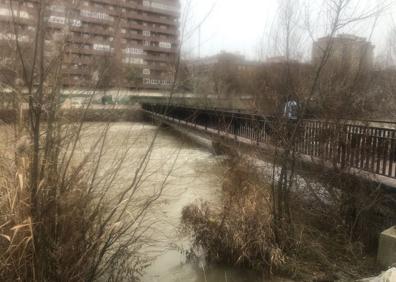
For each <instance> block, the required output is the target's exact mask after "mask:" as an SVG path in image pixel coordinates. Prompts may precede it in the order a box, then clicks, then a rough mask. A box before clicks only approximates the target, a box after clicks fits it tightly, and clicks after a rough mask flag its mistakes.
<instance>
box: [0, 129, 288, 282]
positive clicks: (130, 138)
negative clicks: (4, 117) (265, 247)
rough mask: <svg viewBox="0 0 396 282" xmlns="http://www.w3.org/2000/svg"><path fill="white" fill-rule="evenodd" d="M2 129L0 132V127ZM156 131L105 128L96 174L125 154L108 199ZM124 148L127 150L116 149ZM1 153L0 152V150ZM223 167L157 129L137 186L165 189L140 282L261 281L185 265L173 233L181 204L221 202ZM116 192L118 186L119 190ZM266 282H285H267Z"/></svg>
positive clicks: (84, 146) (182, 239)
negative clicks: (103, 147)
mask: <svg viewBox="0 0 396 282" xmlns="http://www.w3.org/2000/svg"><path fill="white" fill-rule="evenodd" d="M104 126H105V124H103V123H88V124H87V125H86V128H85V129H84V136H83V139H82V142H81V143H80V146H79V150H81V152H82V153H84V152H88V151H89V149H90V148H91V145H92V144H93V143H94V142H95V140H96V139H97V136H98V135H99V133H100V132H101V129H103V127H104ZM1 127H2V126H0V129H1ZM3 129H4V128H3ZM156 131H157V127H155V126H153V125H149V124H144V123H127V122H125V123H124V122H120V123H113V124H111V127H110V131H109V135H108V140H109V141H108V142H107V143H106V154H105V156H104V161H103V163H104V164H105V166H104V167H103V168H102V170H101V172H100V173H99V176H105V175H106V170H107V169H110V168H111V166H112V165H113V164H114V163H113V162H112V161H113V160H114V159H117V158H120V157H121V156H124V155H125V154H127V157H126V158H125V163H124V165H123V167H122V168H121V170H120V174H119V176H118V177H117V180H116V181H115V183H114V184H113V185H114V191H112V193H114V195H116V194H117V189H118V187H122V186H123V185H125V183H129V182H130V181H131V178H132V177H133V174H134V171H135V170H136V168H137V167H138V165H139V160H141V159H142V157H143V156H144V154H145V153H146V152H147V149H148V147H149V144H150V142H151V140H152V139H153V136H154V135H155V133H156ZM0 132H2V135H3V136H1V138H0V139H1V141H2V142H0V143H1V145H0V146H4V144H5V142H6V141H7V142H10V140H12V138H10V137H6V136H5V133H4V132H6V131H5V130H1V131H0ZM126 147H130V148H132V149H131V150H129V151H126V150H124V149H122V148H126ZM0 149H1V148H0ZM224 170H225V168H224V167H223V165H222V162H221V157H216V156H214V155H213V154H212V153H211V152H210V151H209V150H207V149H205V148H203V147H200V146H197V145H196V144H195V143H193V142H191V141H190V140H189V141H187V140H185V139H183V138H180V136H175V135H174V134H172V132H171V131H168V130H160V131H159V134H158V136H157V138H156V141H155V143H154V147H153V150H152V153H151V154H150V160H149V162H148V165H147V169H146V172H145V177H144V181H143V182H142V184H141V185H142V189H141V190H142V191H143V192H142V193H143V194H144V193H150V192H145V191H152V190H155V189H157V188H158V187H159V186H160V185H162V184H163V180H164V178H166V179H167V180H166V183H165V189H164V192H163V194H162V196H161V199H160V201H159V204H157V205H156V206H155V207H153V211H152V212H151V214H150V218H151V220H153V221H152V222H153V225H152V229H151V230H150V231H149V232H150V236H151V239H153V240H152V241H151V242H150V246H146V247H144V248H143V250H142V253H144V254H145V255H149V256H150V257H152V261H151V265H150V266H149V267H148V268H147V269H145V272H144V274H143V278H142V281H143V282H157V281H158V282H222V281H225V282H255V281H263V280H262V279H261V277H260V276H259V275H258V274H256V273H254V272H250V271H245V270H241V269H234V268H231V267H220V266H208V265H205V262H204V259H203V257H202V258H201V259H200V261H198V262H194V263H192V262H188V261H186V258H185V255H184V254H183V252H182V250H188V249H189V248H190V246H191V242H190V238H189V237H188V236H187V235H182V234H181V233H180V232H179V227H180V217H181V211H182V209H183V207H184V206H186V205H188V204H191V203H198V202H200V201H209V202H211V204H212V205H220V204H221V185H222V179H223V174H224ZM120 189H121V188H120ZM271 281H286V280H283V279H278V278H277V279H273V280H271Z"/></svg>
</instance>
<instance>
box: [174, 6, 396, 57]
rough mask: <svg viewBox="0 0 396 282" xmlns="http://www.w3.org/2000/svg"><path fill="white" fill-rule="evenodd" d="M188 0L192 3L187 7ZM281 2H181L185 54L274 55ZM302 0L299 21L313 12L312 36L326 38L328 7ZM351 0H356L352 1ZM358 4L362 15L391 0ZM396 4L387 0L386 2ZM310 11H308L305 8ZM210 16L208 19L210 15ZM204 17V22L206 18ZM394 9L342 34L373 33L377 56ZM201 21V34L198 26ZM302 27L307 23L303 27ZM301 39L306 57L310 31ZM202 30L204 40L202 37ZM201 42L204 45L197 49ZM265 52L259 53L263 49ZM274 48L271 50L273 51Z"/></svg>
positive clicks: (357, 8) (393, 22) (362, 34)
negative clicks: (324, 13)
mask: <svg viewBox="0 0 396 282" xmlns="http://www.w3.org/2000/svg"><path fill="white" fill-rule="evenodd" d="M189 1H191V4H190V5H191V6H190V8H189V9H186V6H187V4H186V3H188V2H189ZM279 1H281V0H181V3H182V7H183V11H186V10H187V12H186V14H187V21H186V29H185V30H186V31H185V34H186V39H185V40H184V43H183V46H184V48H183V50H184V53H185V54H187V55H188V56H198V54H199V53H200V54H201V56H202V57H203V56H208V55H213V54H216V53H218V52H220V51H222V50H225V51H231V52H239V53H241V54H243V55H245V56H247V57H249V58H258V57H261V58H265V57H267V56H271V55H275V54H273V52H274V51H273V49H274V48H271V46H272V45H271V44H273V42H274V41H276V39H275V38H276V36H277V33H278V31H277V30H278V28H277V26H278V20H277V19H279ZM294 1H301V2H300V3H301V5H300V6H299V10H300V12H299V13H300V15H299V16H298V17H299V18H300V20H301V22H300V24H301V25H304V23H303V22H304V19H306V18H307V14H309V15H310V16H309V17H310V18H311V22H312V23H313V24H312V26H313V27H312V29H314V33H313V34H312V36H313V37H314V38H315V37H320V36H324V35H325V34H324V33H325V30H324V29H321V28H319V26H321V25H323V26H324V23H323V22H320V21H321V20H322V18H323V14H321V13H320V12H319V10H321V11H322V12H323V11H324V8H323V4H322V6H320V7H319V6H317V7H314V5H318V4H319V3H320V2H321V1H324V0H294ZM352 1H353V0H352ZM355 1H356V6H355V5H352V6H351V11H352V10H353V12H354V13H355V14H359V12H358V13H356V10H358V11H360V12H361V13H364V12H365V11H368V10H369V9H372V7H374V5H378V4H380V5H382V4H384V3H385V2H387V1H388V0H355ZM391 2H396V0H389V2H388V3H391ZM308 10H310V12H307V11H308ZM206 17H207V18H206ZM204 19H206V20H204ZM395 20H396V7H395V5H394V6H393V7H392V8H388V9H386V11H385V12H384V13H383V14H382V16H381V17H380V19H379V20H378V21H377V24H376V28H375V29H374V32H373V33H371V30H372V28H371V27H372V26H373V22H374V21H375V18H374V17H372V18H370V19H369V20H368V21H365V22H364V23H359V24H355V25H352V26H349V27H348V29H346V30H344V32H350V33H354V34H357V35H360V36H363V37H366V38H368V37H370V35H371V34H372V41H373V44H375V45H376V49H375V51H376V55H379V54H380V53H381V52H382V50H383V49H384V47H385V42H386V37H387V34H388V32H389V30H390V29H391V27H392V26H395ZM202 21H204V23H203V24H202V25H201V28H200V32H199V29H198V28H197V26H199V24H200V23H201V22H202ZM302 28H304V27H302ZM302 30H303V29H301V28H300V31H299V32H300V33H305V35H304V36H303V38H302V39H301V38H300V39H299V40H298V41H299V44H300V46H299V48H300V49H302V52H305V54H303V55H302V57H304V56H305V57H307V56H309V55H308V54H309V53H310V46H311V45H312V39H311V36H309V34H308V32H302ZM199 34H201V36H200V38H201V39H200V40H199ZM199 42H201V45H200V46H201V47H200V48H199V47H198V46H199ZM259 50H261V53H260V52H259ZM269 50H271V51H269Z"/></svg>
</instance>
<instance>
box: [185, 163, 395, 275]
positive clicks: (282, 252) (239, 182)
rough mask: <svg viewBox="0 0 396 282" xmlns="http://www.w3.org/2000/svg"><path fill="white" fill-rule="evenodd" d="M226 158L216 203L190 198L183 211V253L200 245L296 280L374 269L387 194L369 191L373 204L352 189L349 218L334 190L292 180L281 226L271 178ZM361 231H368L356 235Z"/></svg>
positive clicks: (216, 256)
mask: <svg viewBox="0 0 396 282" xmlns="http://www.w3.org/2000/svg"><path fill="white" fill-rule="evenodd" d="M227 162H228V166H229V167H230V169H229V170H228V172H227V173H226V176H225V180H224V183H223V193H224V195H223V201H222V205H221V206H219V207H213V206H209V205H208V204H207V203H202V204H198V205H197V204H193V205H189V206H186V207H185V208H184V210H183V215H182V226H183V230H184V232H187V233H188V234H190V235H191V236H192V238H193V242H194V244H193V247H192V249H191V254H198V253H199V252H200V250H203V251H204V254H205V256H206V258H207V261H208V262H209V263H214V264H226V265H233V266H237V267H241V268H248V269H253V270H255V271H257V272H259V273H261V274H262V275H263V276H264V277H269V276H271V275H273V274H276V275H282V276H285V277H289V278H292V279H295V280H297V281H334V280H344V281H350V280H353V279H356V278H362V277H368V276H370V275H372V274H375V273H377V271H378V268H377V267H376V262H375V260H376V257H375V251H374V249H375V248H373V245H376V240H377V234H378V231H379V230H381V225H382V227H383V224H384V218H387V219H392V218H393V219H394V218H396V214H395V211H394V210H393V209H392V208H391V207H392V204H393V205H394V203H395V202H394V198H388V196H386V195H384V194H383V193H381V192H378V191H377V194H376V200H377V201H379V202H381V203H382V204H381V205H379V206H380V207H381V208H378V207H377V208H374V207H373V205H372V204H371V205H370V204H369V203H370V202H371V203H372V202H373V199H369V196H367V197H364V196H362V195H361V194H360V195H359V196H357V197H356V198H355V199H354V200H355V201H360V202H359V203H357V205H362V206H361V207H360V208H359V209H358V214H359V215H357V214H355V216H354V217H353V220H351V219H350V218H347V216H346V215H347V214H348V216H350V214H349V213H347V212H346V209H345V208H346V206H347V205H348V204H349V202H348V201H347V200H346V199H345V198H344V196H345V194H344V193H343V192H342V191H341V190H338V189H337V188H335V187H332V188H329V187H326V186H322V185H316V186H315V185H307V183H305V185H301V183H300V185H299V186H298V190H297V189H296V190H294V191H293V192H291V193H292V194H291V196H290V198H291V199H292V200H291V201H290V211H291V219H292V220H291V221H290V222H289V223H288V224H289V228H288V232H284V230H282V229H281V228H282V227H281V226H277V225H275V224H274V222H275V221H274V215H273V214H274V212H273V208H274V207H273V204H272V203H273V201H272V199H271V198H272V197H273V193H272V189H271V184H270V183H268V181H267V180H266V179H263V177H262V175H263V174H262V172H261V173H260V172H259V170H258V169H257V167H255V165H254V164H252V163H251V161H247V160H246V159H245V160H244V161H241V156H238V157H235V158H232V159H231V160H229V161H227ZM344 188H345V187H344ZM349 188H351V187H350V186H349ZM346 194H349V193H346ZM376 200H374V201H375V202H376V203H378V202H377V201H376ZM357 222H358V223H357ZM352 225H353V226H352ZM356 225H359V226H358V227H356ZM351 228H355V230H354V231H352V232H354V234H353V236H352V237H351V233H350V232H351ZM363 231H364V232H365V233H366V234H370V235H371V236H372V237H370V236H361V235H362V234H363ZM359 232H362V233H359ZM209 267H210V264H209Z"/></svg>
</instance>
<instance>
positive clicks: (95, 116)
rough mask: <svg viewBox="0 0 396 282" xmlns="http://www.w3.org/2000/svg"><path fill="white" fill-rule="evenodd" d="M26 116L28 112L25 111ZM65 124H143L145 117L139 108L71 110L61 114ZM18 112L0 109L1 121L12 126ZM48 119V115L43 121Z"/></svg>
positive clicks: (100, 107)
mask: <svg viewBox="0 0 396 282" xmlns="http://www.w3.org/2000/svg"><path fill="white" fill-rule="evenodd" d="M22 114H23V115H24V116H26V115H27V110H23V113H22ZM59 114H60V115H62V116H63V120H64V121H65V122H80V121H81V119H82V121H83V122H123V121H124V122H125V121H127V122H142V121H143V120H144V115H143V113H142V112H141V111H140V107H139V106H128V107H116V106H96V107H92V108H88V109H82V108H69V109H62V110H61V111H60V112H59ZM16 117H17V112H16V111H15V110H13V109H0V121H1V122H2V123H6V124H10V123H14V122H15V121H16ZM46 119H47V115H46V113H44V114H43V120H44V121H45V120H46Z"/></svg>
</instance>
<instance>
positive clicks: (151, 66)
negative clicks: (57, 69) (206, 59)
mask: <svg viewBox="0 0 396 282" xmlns="http://www.w3.org/2000/svg"><path fill="white" fill-rule="evenodd" d="M11 1H12V2H10V0H0V41H1V42H3V43H5V42H6V41H7V40H15V34H14V28H13V26H12V22H15V23H16V25H17V28H18V33H19V36H18V40H19V41H20V42H21V43H24V42H25V43H26V44H31V43H32V42H34V38H33V35H34V31H35V26H36V22H37V20H38V15H37V10H38V9H37V5H38V2H39V1H38V0H24V1H16V0H11ZM45 2H47V3H48V5H47V7H46V10H45V22H46V25H47V33H46V42H48V43H49V44H50V42H51V40H52V39H53V38H54V37H55V36H56V35H65V34H67V36H66V37H65V38H66V41H67V44H66V49H65V50H66V52H65V53H66V58H65V62H64V65H63V67H62V68H63V74H64V76H63V77H64V79H63V83H64V87H73V88H84V87H87V86H89V85H92V82H93V81H95V79H96V80H98V79H99V78H98V77H99V76H100V75H99V74H98V72H100V70H99V66H100V64H101V62H105V61H106V60H107V61H109V60H110V61H112V62H113V64H114V65H116V69H122V70H124V71H123V72H122V73H123V74H122V75H121V74H120V73H121V72H114V73H112V74H111V75H113V76H118V77H112V79H113V78H115V79H117V80H118V82H119V83H118V84H117V85H121V86H122V87H125V88H131V89H132V88H139V89H163V88H166V87H169V85H170V84H171V83H172V80H173V75H172V69H173V68H174V63H175V58H176V54H177V50H178V46H179V42H178V40H179V29H178V26H179V16H180V4H179V1H178V0H47V1H45ZM10 3H11V4H12V5H11V4H10ZM125 72H127V74H125ZM128 72H129V74H128Z"/></svg>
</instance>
